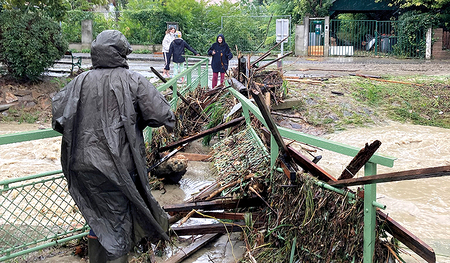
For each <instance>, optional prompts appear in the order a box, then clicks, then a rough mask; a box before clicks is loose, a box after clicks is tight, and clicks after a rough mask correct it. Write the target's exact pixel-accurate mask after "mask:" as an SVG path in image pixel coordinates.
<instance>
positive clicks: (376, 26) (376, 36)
mask: <svg viewBox="0 0 450 263" xmlns="http://www.w3.org/2000/svg"><path fill="white" fill-rule="evenodd" d="M377 44H378V22H376V23H375V46H374V50H375V56H376V55H377V49H378V45H377Z"/></svg>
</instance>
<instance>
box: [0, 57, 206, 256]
mask: <svg viewBox="0 0 450 263" xmlns="http://www.w3.org/2000/svg"><path fill="white" fill-rule="evenodd" d="M196 58H197V60H198V62H196V63H195V64H194V65H193V66H191V67H188V68H187V69H186V70H185V71H183V72H182V73H180V74H179V75H177V76H175V77H174V78H173V79H171V80H169V81H168V82H167V83H165V84H163V85H161V86H158V87H157V89H158V90H159V91H164V90H166V89H168V88H169V87H170V86H173V89H174V92H173V97H172V99H171V101H170V103H171V105H172V107H173V108H175V107H176V105H177V101H178V96H177V95H176V94H177V92H176V91H179V92H180V94H185V93H187V92H188V91H190V90H194V89H195V88H197V87H198V86H201V87H206V86H207V85H208V63H209V59H208V58H204V57H196ZM188 59H190V58H188ZM181 77H184V78H185V80H186V81H185V82H184V83H182V84H181V85H179V84H178V83H177V79H178V78H181ZM58 136H61V134H59V133H57V132H56V131H53V130H51V129H46V130H37V131H29V132H21V133H14V134H6V135H0V145H8V144H12V143H18V142H26V141H32V140H40V139H46V138H52V137H58ZM0 211H1V212H0V261H5V260H9V259H13V258H15V257H18V256H22V255H25V254H28V253H31V252H34V251H38V250H41V249H44V248H47V247H51V246H54V245H57V244H62V243H64V242H67V241H70V240H73V239H77V238H81V237H83V236H85V235H87V233H88V230H89V227H88V226H87V225H86V222H85V220H84V219H83V217H82V215H81V213H80V211H79V210H78V208H77V206H76V205H75V202H74V201H73V199H72V197H71V196H70V194H69V192H68V189H67V181H66V179H65V177H64V175H63V174H62V171H61V170H58V171H52V172H46V173H42V174H37V175H32V176H26V177H20V178H14V179H8V180H4V181H0Z"/></svg>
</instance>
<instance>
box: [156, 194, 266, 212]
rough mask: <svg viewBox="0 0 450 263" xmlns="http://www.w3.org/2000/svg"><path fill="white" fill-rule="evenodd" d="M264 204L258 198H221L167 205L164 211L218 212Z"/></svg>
mask: <svg viewBox="0 0 450 263" xmlns="http://www.w3.org/2000/svg"><path fill="white" fill-rule="evenodd" d="M262 204H263V202H262V201H261V199H259V198H257V197H252V198H244V199H229V198H226V199H225V198H221V199H217V200H212V201H201V202H193V203H184V204H176V205H167V206H164V207H163V209H164V210H165V211H166V212H168V213H170V212H187V211H191V210H192V209H197V210H199V209H204V210H218V209H234V208H240V207H258V206H261V205H262Z"/></svg>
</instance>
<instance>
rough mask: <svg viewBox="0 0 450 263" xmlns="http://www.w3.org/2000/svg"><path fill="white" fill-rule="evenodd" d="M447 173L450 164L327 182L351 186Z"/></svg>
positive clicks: (430, 176)
mask: <svg viewBox="0 0 450 263" xmlns="http://www.w3.org/2000/svg"><path fill="white" fill-rule="evenodd" d="M449 175H450V165H447V166H439V167H431V168H422V169H415V170H408V171H401V172H393V173H385V174H376V175H371V176H364V177H359V178H352V179H343V180H338V181H335V182H328V184H329V185H332V186H353V185H365V184H375V183H387V182H396V181H406V180H414V179H424V178H432V177H441V176H449Z"/></svg>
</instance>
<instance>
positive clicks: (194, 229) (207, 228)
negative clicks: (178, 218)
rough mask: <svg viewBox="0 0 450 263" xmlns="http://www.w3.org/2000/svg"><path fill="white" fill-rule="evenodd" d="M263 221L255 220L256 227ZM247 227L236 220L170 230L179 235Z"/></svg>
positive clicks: (228, 230) (240, 230) (235, 230)
mask: <svg viewBox="0 0 450 263" xmlns="http://www.w3.org/2000/svg"><path fill="white" fill-rule="evenodd" d="M261 225H262V223H261V222H255V224H254V227H255V228H258V227H260V226H261ZM245 227H247V226H246V225H245V223H244V222H234V223H227V224H221V223H218V224H203V225H194V226H183V227H171V228H170V230H171V231H172V232H173V233H175V234H176V235H178V236H187V235H206V234H213V233H220V234H227V233H231V232H242V231H243V229H244V228H245Z"/></svg>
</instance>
